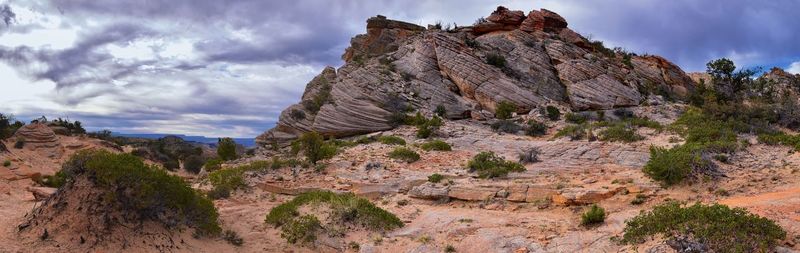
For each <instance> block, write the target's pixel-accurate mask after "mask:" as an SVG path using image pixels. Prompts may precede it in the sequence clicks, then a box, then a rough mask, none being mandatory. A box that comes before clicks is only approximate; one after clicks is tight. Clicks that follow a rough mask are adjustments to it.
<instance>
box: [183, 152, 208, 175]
mask: <svg viewBox="0 0 800 253" xmlns="http://www.w3.org/2000/svg"><path fill="white" fill-rule="evenodd" d="M203 164H205V160H204V159H203V157H202V156H199V155H191V156H189V157H186V159H184V160H183V169H184V170H186V171H187V172H190V173H194V174H197V173H200V169H202V168H203Z"/></svg>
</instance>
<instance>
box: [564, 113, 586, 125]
mask: <svg viewBox="0 0 800 253" xmlns="http://www.w3.org/2000/svg"><path fill="white" fill-rule="evenodd" d="M564 120H566V121H567V122H569V123H575V124H583V123H586V121H589V117H588V116H587V115H586V114H583V113H567V114H566V115H564Z"/></svg>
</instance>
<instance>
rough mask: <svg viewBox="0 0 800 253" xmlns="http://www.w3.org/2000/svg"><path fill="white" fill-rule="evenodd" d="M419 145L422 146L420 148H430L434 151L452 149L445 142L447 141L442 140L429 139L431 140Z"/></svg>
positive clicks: (426, 149) (429, 149)
mask: <svg viewBox="0 0 800 253" xmlns="http://www.w3.org/2000/svg"><path fill="white" fill-rule="evenodd" d="M421 147H422V150H425V151H431V150H435V151H452V150H453V148H452V147H450V144H447V142H444V141H442V140H431V141H428V142H426V143H423V144H422V146H421Z"/></svg>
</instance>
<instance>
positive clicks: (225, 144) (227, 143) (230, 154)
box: [217, 138, 237, 161]
mask: <svg viewBox="0 0 800 253" xmlns="http://www.w3.org/2000/svg"><path fill="white" fill-rule="evenodd" d="M217 156H219V158H220V159H222V160H224V161H230V160H234V159H236V158H237V157H236V142H234V141H233V139H231V138H219V140H218V141H217Z"/></svg>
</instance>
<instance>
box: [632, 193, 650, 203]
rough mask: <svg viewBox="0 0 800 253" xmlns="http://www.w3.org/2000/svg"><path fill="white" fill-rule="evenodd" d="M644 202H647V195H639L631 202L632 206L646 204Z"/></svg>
mask: <svg viewBox="0 0 800 253" xmlns="http://www.w3.org/2000/svg"><path fill="white" fill-rule="evenodd" d="M644 202H647V195H644V194H641V193H639V194H636V197H634V198H633V200H631V205H641V204H644Z"/></svg>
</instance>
